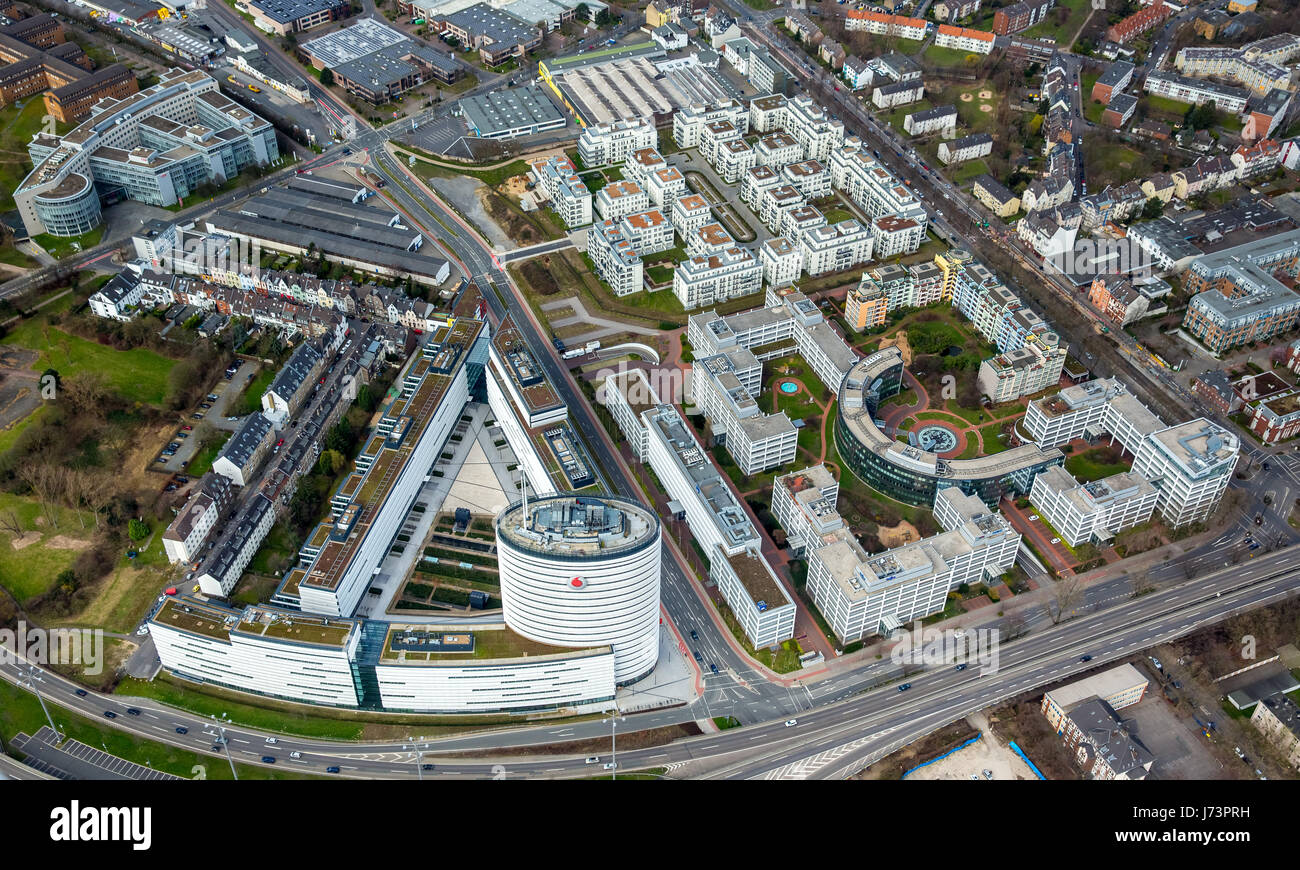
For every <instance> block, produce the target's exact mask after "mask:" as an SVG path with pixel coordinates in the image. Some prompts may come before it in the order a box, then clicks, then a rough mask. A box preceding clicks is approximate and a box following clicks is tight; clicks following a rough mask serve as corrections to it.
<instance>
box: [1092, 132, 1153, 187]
mask: <svg viewBox="0 0 1300 870" xmlns="http://www.w3.org/2000/svg"><path fill="white" fill-rule="evenodd" d="M1083 159H1084V165H1085V166H1086V167H1087V172H1088V175H1087V177H1088V186H1089V187H1090V188H1092V189H1094V190H1101V189H1102V188H1103V187H1105V186H1106V185H1108V184H1123V183H1124V182H1126V181H1129V180H1130V179H1133V178H1143V177H1145V176H1147V175H1150V174H1151V171H1152V164H1151V158H1150V156H1149V155H1148V154H1146V153H1143V152H1141V151H1139V150H1137V149H1136V148H1134V147H1132V146H1130V145H1125V144H1123V143H1122V142H1110V141H1106V140H1105V139H1102V138H1101V137H1099V136H1093V137H1088V138H1085V139H1084V143H1083Z"/></svg>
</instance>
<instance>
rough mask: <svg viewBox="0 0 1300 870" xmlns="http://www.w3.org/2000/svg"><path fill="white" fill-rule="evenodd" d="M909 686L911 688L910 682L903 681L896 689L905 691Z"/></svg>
mask: <svg viewBox="0 0 1300 870" xmlns="http://www.w3.org/2000/svg"><path fill="white" fill-rule="evenodd" d="M910 688H912V684H911V683H903V685H901V686H899V687H898V691H900V692H906V691H907V690H908V689H910Z"/></svg>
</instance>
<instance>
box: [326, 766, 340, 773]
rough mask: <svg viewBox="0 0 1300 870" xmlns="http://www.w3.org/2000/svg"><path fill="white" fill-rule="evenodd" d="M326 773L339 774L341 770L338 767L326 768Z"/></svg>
mask: <svg viewBox="0 0 1300 870" xmlns="http://www.w3.org/2000/svg"><path fill="white" fill-rule="evenodd" d="M325 772H326V773H338V772H339V769H338V768H337V767H327V768H325Z"/></svg>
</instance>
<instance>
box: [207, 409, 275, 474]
mask: <svg viewBox="0 0 1300 870" xmlns="http://www.w3.org/2000/svg"><path fill="white" fill-rule="evenodd" d="M274 434H275V429H274V428H273V427H272V425H271V421H270V420H268V419H267V418H266V416H265V415H264V414H262V412H261V411H258V412H256V413H253V414H249V415H248V416H247V417H246V418H245V419H244V422H243V423H241V424H240V425H239V428H238V429H236V430H235V434H234V435H231V436H230V440H229V441H227V442H226V444H225V446H224V447H222V448H221V452H220V453H218V454H217V458H216V459H215V460H214V461H213V463H212V470H213V471H215V472H216V473H217V474H220V475H221V476H223V477H226V478H229V479H230V482H231V483H233V484H235V485H236V486H244V485H246V484H248V483H250V482H251V481H252V479H253V476H254V475H255V474H256V473H257V470H258V468H260V467H261V464H262V460H263V459H265V458H266V454H267V451H268V450H270V448H271V442H272V440H273V439H272V436H273V435H274Z"/></svg>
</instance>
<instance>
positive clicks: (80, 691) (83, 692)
mask: <svg viewBox="0 0 1300 870" xmlns="http://www.w3.org/2000/svg"><path fill="white" fill-rule="evenodd" d="M77 697H78V698H84V697H86V690H85V689H77Z"/></svg>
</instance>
